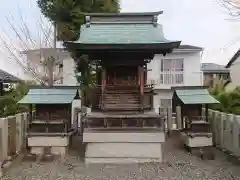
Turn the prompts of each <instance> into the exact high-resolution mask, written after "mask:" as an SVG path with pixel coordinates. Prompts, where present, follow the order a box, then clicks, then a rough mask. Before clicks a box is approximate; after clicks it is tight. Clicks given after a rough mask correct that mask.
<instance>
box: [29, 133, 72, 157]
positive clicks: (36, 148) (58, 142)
mask: <svg viewBox="0 0 240 180" xmlns="http://www.w3.org/2000/svg"><path fill="white" fill-rule="evenodd" d="M28 146H29V147H30V148H31V153H32V154H37V155H41V154H44V149H45V148H46V147H49V150H50V153H51V154H53V155H66V154H67V150H68V146H69V137H68V136H64V137H59V136H56V137H47V136H32V137H28Z"/></svg>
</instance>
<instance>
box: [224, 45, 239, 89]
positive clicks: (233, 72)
mask: <svg viewBox="0 0 240 180" xmlns="http://www.w3.org/2000/svg"><path fill="white" fill-rule="evenodd" d="M226 68H227V69H229V71H230V79H231V80H230V83H228V84H227V85H226V87H225V88H226V90H228V91H231V90H234V89H235V88H236V87H238V86H240V78H239V75H240V73H239V70H240V49H239V50H238V51H237V52H236V53H235V54H234V56H233V57H232V58H231V59H230V61H229V62H228V64H227V65H226Z"/></svg>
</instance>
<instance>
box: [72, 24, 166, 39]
mask: <svg viewBox="0 0 240 180" xmlns="http://www.w3.org/2000/svg"><path fill="white" fill-rule="evenodd" d="M168 42H170V41H168V40H167V39H165V37H164V35H163V30H162V26H161V25H160V24H158V25H157V26H156V27H155V26H154V25H153V24H127V23H126V24H124V23H121V24H117V23H116V24H91V25H90V27H87V26H86V25H82V27H81V34H80V38H79V40H78V41H77V42H76V43H82V44H154V43H168Z"/></svg>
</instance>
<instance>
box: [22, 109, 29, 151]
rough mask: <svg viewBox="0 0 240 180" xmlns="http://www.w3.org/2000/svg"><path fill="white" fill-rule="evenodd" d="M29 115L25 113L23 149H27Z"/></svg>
mask: <svg viewBox="0 0 240 180" xmlns="http://www.w3.org/2000/svg"><path fill="white" fill-rule="evenodd" d="M27 130H28V113H23V148H24V149H25V148H27Z"/></svg>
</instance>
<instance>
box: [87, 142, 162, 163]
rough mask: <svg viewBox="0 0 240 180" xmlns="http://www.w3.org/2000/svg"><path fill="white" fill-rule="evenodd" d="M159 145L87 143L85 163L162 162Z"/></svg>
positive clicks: (160, 145) (160, 146)
mask: <svg viewBox="0 0 240 180" xmlns="http://www.w3.org/2000/svg"><path fill="white" fill-rule="evenodd" d="M162 153H163V150H162V144H161V143H88V144H87V147H86V152H85V163H86V164H88V163H144V162H162V161H163V157H162V156H163V155H162Z"/></svg>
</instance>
